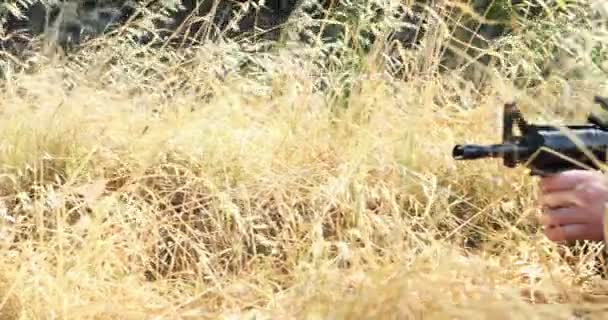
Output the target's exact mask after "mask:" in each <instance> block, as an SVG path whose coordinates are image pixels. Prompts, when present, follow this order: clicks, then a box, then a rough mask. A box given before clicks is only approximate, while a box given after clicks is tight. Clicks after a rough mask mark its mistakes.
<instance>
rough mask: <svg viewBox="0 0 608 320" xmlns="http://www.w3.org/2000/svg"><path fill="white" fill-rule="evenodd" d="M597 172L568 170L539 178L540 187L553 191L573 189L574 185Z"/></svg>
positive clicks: (544, 190)
mask: <svg viewBox="0 0 608 320" xmlns="http://www.w3.org/2000/svg"><path fill="white" fill-rule="evenodd" d="M596 174H597V173H595V172H593V171H589V170H568V171H564V172H562V173H559V174H556V175H551V176H548V177H544V178H542V180H540V189H541V190H542V191H543V192H553V191H562V190H568V189H573V188H575V187H576V185H578V184H580V183H581V182H584V181H586V180H589V179H592V178H593V177H594V176H595V175H596Z"/></svg>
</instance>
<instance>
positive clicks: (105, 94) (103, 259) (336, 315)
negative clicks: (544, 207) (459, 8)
mask: <svg viewBox="0 0 608 320" xmlns="http://www.w3.org/2000/svg"><path fill="white" fill-rule="evenodd" d="M543 23H546V21H543ZM560 23H561V22H560ZM532 26H534V24H533V23H532V22H531V23H530V25H529V27H532ZM444 31H445V30H444ZM444 31H443V32H444ZM595 31H596V32H599V31H600V30H599V29H597V30H595ZM586 34H587V35H594V36H597V37H600V36H601V34H599V35H598V34H592V33H590V32H589V33H586ZM431 35H435V36H429V37H428V38H426V39H425V42H424V43H423V46H425V47H424V48H426V50H425V49H424V48H423V49H422V50H421V51H417V52H415V53H412V52H410V53H408V54H411V56H410V57H409V58H408V59H411V60H406V61H411V62H412V63H413V65H415V66H426V67H425V68H419V69H412V71H411V73H410V76H411V77H410V79H409V80H408V81H399V80H397V79H391V78H390V77H387V76H385V75H384V74H383V72H382V64H381V62H379V61H381V60H382V59H381V58H380V57H379V56H378V55H373V54H372V55H371V56H369V57H368V58H367V59H363V60H362V61H363V63H362V66H363V67H362V68H361V70H362V71H360V72H353V73H352V74H350V76H349V77H348V79H349V81H350V83H351V84H352V86H351V87H350V88H349V90H350V91H349V92H350V95H344V94H343V93H344V92H343V90H344V89H343V88H341V87H340V85H341V84H344V83H343V79H344V74H343V73H342V72H343V70H341V69H339V68H338V69H336V70H338V71H334V72H327V73H325V74H324V73H323V70H320V69H319V67H318V65H316V64H314V63H313V59H310V56H311V55H313V56H314V54H316V53H315V52H314V50H313V52H306V51H298V50H299V48H298V47H297V46H296V47H293V48H292V47H287V48H283V49H282V50H280V51H278V52H273V53H271V54H261V53H260V54H243V53H242V52H239V51H238V50H237V49H235V47H234V45H232V44H217V43H214V44H208V45H206V46H205V47H202V48H199V49H198V50H196V51H190V52H186V53H183V52H182V53H176V52H172V51H171V50H167V51H162V52H161V51H150V52H143V53H142V52H139V53H140V54H139V55H137V54H136V53H137V52H138V51H137V50H139V49H137V47H130V46H128V45H126V44H124V43H120V42H116V41H117V40H116V39H108V40H107V44H106V45H105V46H103V47H101V48H100V49H97V50H85V51H83V52H82V53H80V54H78V55H76V56H73V57H72V60H66V59H55V58H54V59H50V60H44V57H42V56H41V57H40V60H39V61H38V62H37V64H36V68H35V71H31V72H23V73H15V74H9V76H10V78H9V79H7V80H5V81H4V82H3V87H2V97H3V99H1V100H0V106H1V110H2V118H0V122H1V124H0V136H1V137H2V139H1V140H0V150H1V153H0V159H1V161H0V163H2V168H3V169H2V176H1V180H0V192H1V193H2V198H0V199H1V202H0V213H1V214H2V220H1V221H2V228H1V229H0V230H1V232H2V241H1V242H0V244H1V246H2V250H0V256H1V259H0V270H1V271H2V273H1V278H2V281H0V284H1V285H0V291H1V292H2V295H1V296H2V298H3V300H2V306H3V307H2V308H1V310H2V318H3V319H56V318H61V319H236V318H238V319H243V318H244V319H254V318H256V319H257V318H263V319H418V318H425V319H427V318H432V319H447V318H450V319H453V318H475V319H482V318H492V319H496V318H508V319H521V318H526V319H537V318H552V319H573V318H574V317H575V316H576V315H578V316H581V317H585V318H588V319H600V318H602V317H603V316H605V311H604V310H606V306H607V305H608V300H607V298H608V296H607V295H606V289H607V287H606V283H605V282H604V280H603V278H602V276H603V274H605V271H604V269H603V267H602V266H603V246H602V244H589V243H587V244H579V245H577V246H565V245H560V244H555V243H551V242H549V241H548V240H547V239H545V238H544V236H543V235H542V230H540V229H539V228H538V224H537V220H536V219H537V217H538V214H539V210H538V206H537V204H536V202H535V201H536V192H537V191H536V184H535V183H536V182H535V180H534V179H533V178H531V177H529V176H527V175H526V172H525V171H523V170H521V169H516V170H511V169H506V168H504V167H502V166H501V165H500V163H499V162H498V161H493V160H488V161H476V162H471V163H456V162H454V160H452V158H451V148H452V147H453V145H454V144H457V143H462V142H475V143H492V142H496V141H498V139H500V137H499V132H500V111H501V106H502V104H503V103H505V102H508V101H512V100H514V99H515V100H516V101H517V102H518V103H520V105H521V107H522V109H523V110H524V112H525V113H526V114H527V115H529V116H530V117H531V120H535V121H544V122H547V121H551V122H554V123H560V122H574V121H581V120H583V119H584V118H583V117H584V115H585V114H586V112H587V111H589V110H591V109H592V106H591V103H590V102H591V98H592V95H593V94H601V93H602V92H603V90H604V89H603V87H602V83H601V82H600V81H598V79H600V78H596V77H595V76H594V74H593V73H590V72H587V73H585V77H583V78H578V79H567V78H565V77H563V76H561V75H558V76H555V77H553V78H551V77H550V78H548V79H547V80H543V81H542V82H541V83H539V84H538V85H537V86H535V87H534V88H529V89H521V88H519V87H517V86H516V85H514V84H513V81H512V80H513V79H512V78H509V76H510V75H513V74H515V73H513V70H515V68H521V69H522V70H524V72H525V75H533V76H535V75H538V74H540V73H541V72H542V70H541V69H538V68H537V66H535V65H532V61H531V60H526V61H522V60H521V57H522V56H525V55H524V54H530V55H533V52H532V49H534V47H533V46H529V47H527V50H528V51H525V50H526V46H525V45H526V43H525V42H524V41H522V39H523V38H525V37H527V36H528V35H522V34H517V33H516V34H515V36H514V38H510V39H511V41H513V43H512V44H511V45H510V46H511V48H514V49H512V51H509V52H507V51H496V52H495V54H496V55H499V56H501V57H505V59H506V58H510V59H511V60H509V61H507V62H505V63H503V65H502V66H501V68H499V69H494V71H491V70H490V71H488V73H487V74H486V76H487V79H488V80H487V82H486V83H485V86H483V87H478V86H473V85H470V84H467V82H466V81H464V80H463V72H464V71H458V70H456V71H453V72H452V73H441V74H439V73H434V74H432V73H428V71H429V70H436V69H437V68H438V65H437V64H438V63H439V61H438V60H437V59H436V55H433V54H429V53H432V52H433V44H434V43H435V44H436V43H437V42H441V41H447V40H445V39H446V38H445V37H446V35H445V34H443V33H442V32H436V33H431ZM448 37H449V34H448ZM598 39H599V38H598ZM505 41H507V40H505ZM489 50H495V49H489ZM518 50H519V51H518ZM518 54H519V56H518ZM513 57H515V58H513ZM518 57H519V58H518ZM246 58H248V59H250V60H251V61H253V62H252V63H253V67H252V69H251V71H250V73H249V74H246V75H243V74H242V73H238V72H236V71H234V70H236V69H237V68H238V66H239V64H240V62H241V61H242V60H243V59H246ZM110 60H112V61H110ZM505 61H506V60H505ZM110 62H111V63H110ZM525 62H527V63H529V65H526V66H524V67H528V68H527V69H526V68H523V67H522V66H523V64H524V63H525ZM583 62H585V61H583ZM583 67H589V68H590V67H592V64H591V63H586V64H585V63H583ZM510 68H511V69H510ZM520 71H521V70H520ZM560 71H563V69H562V70H560ZM319 77H324V80H325V82H326V83H327V84H328V87H329V90H325V91H322V90H317V89H315V86H316V85H317V84H318V79H319ZM332 88H333V89H336V88H338V89H336V90H331V89H332Z"/></svg>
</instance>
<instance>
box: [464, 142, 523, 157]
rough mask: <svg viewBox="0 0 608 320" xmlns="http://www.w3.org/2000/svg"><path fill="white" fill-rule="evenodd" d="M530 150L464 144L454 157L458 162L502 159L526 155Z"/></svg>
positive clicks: (517, 146)
mask: <svg viewBox="0 0 608 320" xmlns="http://www.w3.org/2000/svg"><path fill="white" fill-rule="evenodd" d="M528 152H529V150H528V148H526V147H525V146H521V145H515V144H492V145H479V144H462V145H456V146H455V147H454V149H453V150H452V157H454V159H457V160H473V159H481V158H502V157H504V156H505V155H512V154H518V155H522V156H523V155H526V153H528Z"/></svg>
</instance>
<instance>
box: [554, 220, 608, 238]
mask: <svg viewBox="0 0 608 320" xmlns="http://www.w3.org/2000/svg"><path fill="white" fill-rule="evenodd" d="M595 229H598V228H595ZM595 229H594V228H593V226H592V225H589V224H567V225H562V226H558V227H553V228H547V229H545V235H546V236H547V238H548V239H549V240H551V241H574V240H596V241H599V240H602V239H603V235H602V234H601V232H598V231H597V230H595ZM600 229H601V228H600ZM600 231H601V230H600Z"/></svg>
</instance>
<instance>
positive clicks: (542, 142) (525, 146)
mask: <svg viewBox="0 0 608 320" xmlns="http://www.w3.org/2000/svg"><path fill="white" fill-rule="evenodd" d="M594 103H597V104H599V105H600V106H601V107H602V109H604V110H606V111H608V99H606V98H603V97H599V96H595V97H594ZM587 122H588V123H587V124H582V125H567V126H563V127H562V129H560V128H559V127H557V126H551V125H537V124H530V123H528V122H527V121H526V120H525V119H524V118H523V116H522V114H521V112H520V110H519V108H518V107H517V106H516V104H515V103H506V104H505V105H504V111H503V131H502V143H500V144H491V145H478V144H462V145H456V146H455V147H454V149H453V150H452V157H453V158H454V159H456V160H476V159H483V158H502V160H503V165H504V166H506V167H508V168H514V167H516V166H518V165H524V166H525V167H527V168H528V169H530V175H531V176H548V175H551V174H555V173H559V172H562V171H566V170H571V169H577V168H578V169H585V170H594V169H595V170H598V169H600V165H599V163H598V162H606V159H607V153H608V122H605V121H602V120H601V119H599V118H598V117H596V116H594V115H592V114H589V115H588V117H587ZM514 124H515V125H517V127H518V129H519V131H520V132H521V135H520V136H515V135H514V132H513V129H514V128H513V125H514ZM572 138H574V139H572ZM594 158H595V159H594Z"/></svg>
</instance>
